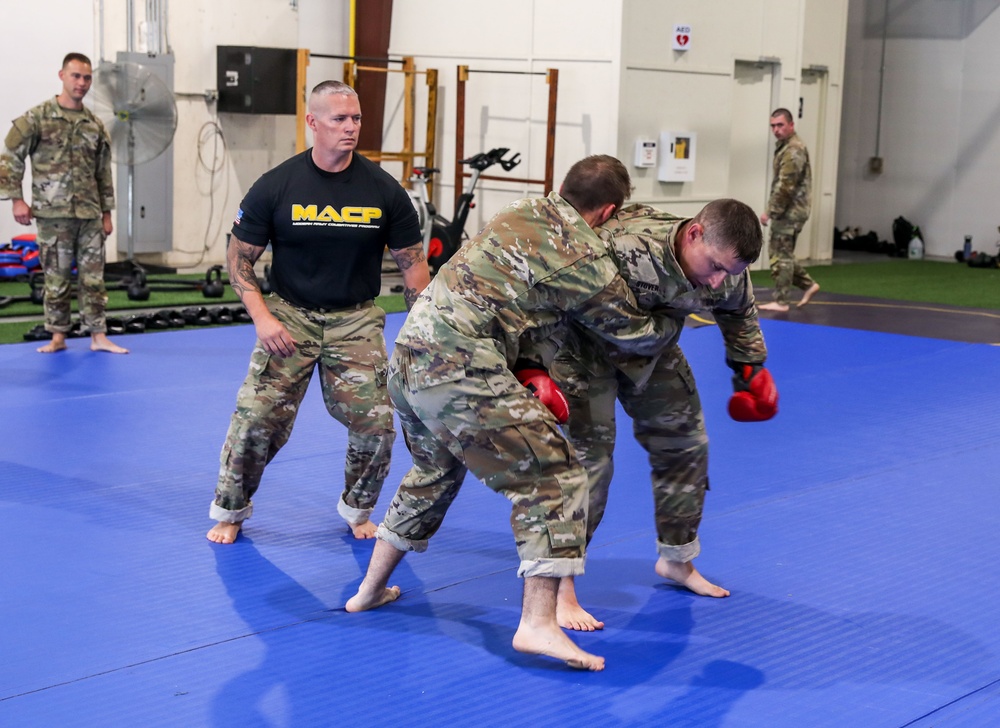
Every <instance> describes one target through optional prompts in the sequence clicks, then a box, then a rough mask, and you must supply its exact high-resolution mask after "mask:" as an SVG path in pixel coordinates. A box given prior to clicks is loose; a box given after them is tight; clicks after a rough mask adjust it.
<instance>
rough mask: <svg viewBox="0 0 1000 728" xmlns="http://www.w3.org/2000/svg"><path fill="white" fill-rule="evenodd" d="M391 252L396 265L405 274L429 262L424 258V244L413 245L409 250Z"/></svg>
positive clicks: (402, 249)
mask: <svg viewBox="0 0 1000 728" xmlns="http://www.w3.org/2000/svg"><path fill="white" fill-rule="evenodd" d="M390 252H391V253H392V259H393V260H395V261H396V265H398V266H399V269H400V270H401V271H403V272H404V273H405V272H406V271H408V270H409V269H410V268H412V267H413V266H415V265H420V264H421V263H426V261H427V258H426V257H424V246H423V243H417V244H416V245H411V246H410V247H408V248H400V249H399V250H391V251H390Z"/></svg>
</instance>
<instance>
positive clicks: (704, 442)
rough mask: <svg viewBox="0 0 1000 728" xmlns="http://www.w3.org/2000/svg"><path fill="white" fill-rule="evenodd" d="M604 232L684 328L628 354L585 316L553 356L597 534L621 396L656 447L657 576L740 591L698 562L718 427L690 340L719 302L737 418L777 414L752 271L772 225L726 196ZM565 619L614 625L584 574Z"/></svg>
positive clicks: (625, 268)
mask: <svg viewBox="0 0 1000 728" xmlns="http://www.w3.org/2000/svg"><path fill="white" fill-rule="evenodd" d="M598 233H599V234H600V235H601V238H602V239H604V240H606V241H608V242H609V243H610V245H611V248H612V252H613V254H614V256H615V257H616V258H617V259H618V261H619V267H620V270H621V272H622V277H623V278H625V280H626V281H627V283H628V286H629V288H630V289H631V290H632V292H633V294H634V295H635V297H636V300H637V302H638V304H639V306H640V308H643V309H646V310H653V311H666V312H667V314H668V315H669V316H670V317H671V318H672V319H673V320H674V322H675V327H674V329H673V332H672V334H671V335H670V338H669V339H668V341H667V342H665V344H666V346H665V349H664V351H663V352H662V353H660V354H657V355H655V356H651V357H644V356H635V355H627V354H623V353H622V352H619V351H617V350H616V349H615V348H614V346H613V345H612V344H610V343H607V342H603V341H600V340H598V339H595V338H594V337H593V336H592V335H590V334H589V333H588V332H586V331H585V330H583V329H581V328H580V327H577V326H573V327H571V330H570V334H569V336H568V337H567V339H566V343H565V344H564V345H563V347H562V348H561V349H560V350H559V353H558V355H557V356H556V358H555V361H554V362H553V365H552V368H551V371H552V377H553V379H555V381H556V383H557V384H558V385H559V386H560V387H561V388H562V390H563V391H564V392H565V394H566V398H567V400H568V403H569V422H568V423H567V425H566V433H567V435H568V436H569V439H570V441H571V442H572V443H573V446H574V447H575V448H576V453H577V456H578V457H579V458H580V461H581V462H582V463H583V466H584V468H586V470H587V479H588V491H589V497H590V501H589V508H588V515H587V543H588V544H589V543H590V541H591V539H592V538H593V535H594V531H595V530H596V529H597V527H598V525H600V523H601V519H602V517H603V516H604V510H605V506H606V505H607V500H608V489H609V486H610V485H611V480H612V476H613V474H614V459H613V458H614V448H615V430H616V425H615V400H616V399H617V400H618V401H619V402H621V404H622V407H623V408H624V410H625V412H626V413H627V414H628V415H629V417H631V418H632V428H633V433H634V436H635V438H636V441H637V442H638V443H639V444H640V445H641V446H642V447H643V449H644V450H646V452H647V453H648V454H649V463H650V468H651V473H650V475H651V480H652V486H653V502H654V517H655V522H656V550H657V555H658V557H659V558H658V559H657V562H656V566H655V571H656V573H657V575H659V576H660V577H662V578H664V579H669V580H670V581H673V582H675V583H677V584H679V585H680V586H683V587H685V588H687V589H690V590H691V591H692V592H694V593H695V594H700V595H703V596H710V597H727V596H729V591H728V590H726V589H724V588H722V587H720V586H718V585H716V584H713V583H712V582H710V581H708V580H707V579H706V578H705V577H703V576H702V575H701V573H699V571H698V570H697V569H696V568H695V567H694V559H695V557H696V556H698V554H699V553H700V552H701V542H700V540H699V538H698V527H699V525H700V523H701V517H702V509H703V506H704V502H705V493H706V491H707V490H708V435H707V434H706V432H705V418H704V415H703V414H702V408H701V399H700V397H699V395H698V388H697V386H696V384H695V380H694V374H693V373H692V371H691V367H690V365H689V364H688V362H687V359H686V358H685V356H684V352H683V351H681V348H680V346H679V343H678V342H679V339H680V335H681V331H682V330H683V328H684V319H685V318H686V316H687V315H688V314H689V313H696V312H704V311H711V312H712V314H713V315H714V317H715V321H716V323H717V324H718V327H719V330H720V331H721V332H722V338H723V342H724V343H725V350H726V363H727V364H728V365H729V366H730V368H732V369H733V370H734V372H735V374H734V376H733V388H734V389H735V390H736V392H735V394H733V396H732V398H731V400H730V403H729V414H730V416H731V417H732V418H733V419H735V420H738V421H742V422H750V421H763V420H768V419H770V418H771V417H773V416H774V415H775V414H776V413H777V402H778V392H777V389H776V387H775V386H774V382H773V380H772V378H771V375H770V373H769V372H768V371H767V370H766V369H764V367H763V364H764V360H765V359H766V357H767V348H766V347H765V345H764V337H763V335H762V334H761V331H760V325H759V323H758V320H757V308H756V305H755V302H754V295H753V287H752V285H751V283H750V275H749V273H748V272H747V266H749V265H750V263H752V262H754V261H755V260H757V258H758V256H759V255H760V250H761V247H762V245H763V236H762V234H761V228H760V224H759V223H758V220H757V216H756V214H755V213H754V211H753V210H751V209H750V207H748V206H747V205H745V204H743V203H742V202H739V201H737V200H715V201H714V202H710V203H709V204H708V205H706V206H705V207H704V209H702V210H701V212H699V213H698V214H697V215H695V216H694V217H693V218H690V219H684V218H679V217H675V216H674V215H670V214H668V213H665V212H661V211H659V210H656V209H655V208H652V207H649V206H648V205H630V206H628V207H626V208H625V209H624V210H622V211H621V212H619V213H618V214H617V215H616V216H615V217H613V218H612V219H610V220H608V222H606V223H605V224H604V225H602V226H601V228H600V229H599V230H598ZM557 617H558V620H559V624H560V626H562V627H564V628H566V629H575V630H583V631H592V630H595V629H602V628H603V627H604V623H603V622H601V621H599V620H597V619H596V618H594V617H593V616H592V615H591V614H590V613H589V612H587V611H586V610H584V609H583V608H582V607H581V606H580V604H579V602H578V601H577V597H576V590H575V584H574V579H573V577H572V576H567V577H564V578H563V579H562V580H561V581H560V584H559V594H558V602H557Z"/></svg>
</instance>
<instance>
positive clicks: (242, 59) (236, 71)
mask: <svg viewBox="0 0 1000 728" xmlns="http://www.w3.org/2000/svg"><path fill="white" fill-rule="evenodd" d="M216 50H217V53H216V84H217V85H216V87H217V88H218V89H219V101H218V107H217V108H218V110H219V111H224V112H229V113H231V114H294V113H295V89H296V88H297V87H298V84H297V82H296V74H297V73H298V51H297V50H296V49H294V48H256V47H251V46H217V47H216Z"/></svg>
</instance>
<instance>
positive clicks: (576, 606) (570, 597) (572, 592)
mask: <svg viewBox="0 0 1000 728" xmlns="http://www.w3.org/2000/svg"><path fill="white" fill-rule="evenodd" d="M556 621H557V622H558V623H559V626H560V627H562V628H563V629H572V630H576V631H577V632H593V631H594V630H596V629H604V622H602V621H600V620H599V619H597V618H596V617H595V616H594V615H592V614H591V613H590V612H588V611H587V610H586V609H584V608H583V607H581V606H580V602H579V601H577V598H576V584H575V583H574V580H573V577H572V576H564V577H563V578H562V579H560V580H559V591H558V593H557V595H556Z"/></svg>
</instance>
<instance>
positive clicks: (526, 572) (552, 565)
mask: <svg viewBox="0 0 1000 728" xmlns="http://www.w3.org/2000/svg"><path fill="white" fill-rule="evenodd" d="M583 564H584V560H583V559H534V560H532V561H522V562H521V566H520V568H519V569H518V570H517V575H518V576H519V577H521V578H525V577H529V576H551V577H553V578H556V579H561V578H562V577H564V576H579V575H580V574H582V573H583Z"/></svg>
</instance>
